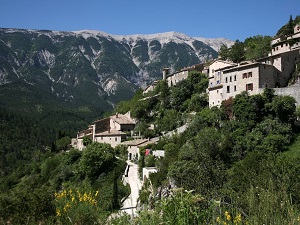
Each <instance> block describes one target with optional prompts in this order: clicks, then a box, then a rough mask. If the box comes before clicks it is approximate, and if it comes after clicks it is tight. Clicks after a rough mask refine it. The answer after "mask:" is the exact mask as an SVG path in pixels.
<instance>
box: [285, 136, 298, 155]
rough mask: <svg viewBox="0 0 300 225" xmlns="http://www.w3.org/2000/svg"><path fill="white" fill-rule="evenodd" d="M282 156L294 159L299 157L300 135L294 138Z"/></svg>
mask: <svg viewBox="0 0 300 225" xmlns="http://www.w3.org/2000/svg"><path fill="white" fill-rule="evenodd" d="M284 155H286V156H290V157H296V156H299V155H300V135H299V136H298V137H297V138H296V140H295V142H294V143H293V144H292V145H291V146H289V147H288V150H287V151H286V152H284Z"/></svg>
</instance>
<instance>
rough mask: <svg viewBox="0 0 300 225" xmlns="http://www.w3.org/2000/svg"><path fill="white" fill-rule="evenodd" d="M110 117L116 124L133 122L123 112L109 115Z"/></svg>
mask: <svg viewBox="0 0 300 225" xmlns="http://www.w3.org/2000/svg"><path fill="white" fill-rule="evenodd" d="M110 118H111V119H112V120H113V121H115V122H116V123H118V124H135V122H134V121H133V119H131V118H129V117H127V116H125V115H123V114H117V115H114V116H111V117H110Z"/></svg>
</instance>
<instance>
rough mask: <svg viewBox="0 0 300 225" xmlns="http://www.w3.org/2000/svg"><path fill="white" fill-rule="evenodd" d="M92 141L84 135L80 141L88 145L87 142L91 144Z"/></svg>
mask: <svg viewBox="0 0 300 225" xmlns="http://www.w3.org/2000/svg"><path fill="white" fill-rule="evenodd" d="M92 142H93V141H92V139H91V138H90V137H89V136H84V137H83V139H82V143H83V145H84V146H88V145H89V144H91V143H92Z"/></svg>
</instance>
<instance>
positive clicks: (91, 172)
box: [79, 142, 115, 181]
mask: <svg viewBox="0 0 300 225" xmlns="http://www.w3.org/2000/svg"><path fill="white" fill-rule="evenodd" d="M114 162H115V156H114V149H113V148H112V147H111V146H110V145H109V144H105V143H98V142H93V143H92V144H90V145H88V146H87V147H86V149H85V150H84V151H83V153H82V157H81V159H80V162H79V167H80V171H81V173H82V174H83V175H84V176H85V177H87V178H89V179H90V180H91V181H94V180H95V179H97V178H98V176H99V175H101V174H102V173H105V172H107V171H110V169H111V168H112V166H113V165H114Z"/></svg>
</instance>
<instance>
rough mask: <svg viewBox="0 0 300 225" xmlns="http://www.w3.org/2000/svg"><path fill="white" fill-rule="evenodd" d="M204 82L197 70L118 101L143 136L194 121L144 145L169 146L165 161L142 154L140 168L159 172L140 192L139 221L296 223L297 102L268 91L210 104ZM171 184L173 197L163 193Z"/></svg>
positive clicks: (299, 171)
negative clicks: (170, 83) (173, 82)
mask: <svg viewBox="0 0 300 225" xmlns="http://www.w3.org/2000/svg"><path fill="white" fill-rule="evenodd" d="M206 82H207V79H206V78H205V76H202V75H201V74H198V73H192V75H191V76H189V77H188V79H187V80H185V81H182V82H181V83H178V84H177V85H176V86H175V87H171V88H168V87H167V85H166V84H165V83H164V81H161V82H160V84H159V85H158V86H157V88H156V90H155V91H154V92H152V93H149V94H148V97H147V98H144V97H145V96H142V95H141V94H137V95H136V96H135V98H133V99H132V100H131V101H130V102H128V103H126V102H123V103H121V104H120V105H119V108H118V109H120V110H122V109H126V110H127V109H128V108H130V109H131V110H132V113H133V115H135V116H136V117H137V118H138V119H139V121H140V122H141V123H142V124H144V126H143V128H144V134H145V136H151V135H153V136H155V135H157V134H161V133H163V132H164V131H168V130H172V129H174V128H175V127H178V126H180V124H183V123H187V124H189V125H188V129H187V130H186V131H185V132H184V133H183V134H178V135H175V136H173V137H172V138H168V137H164V138H162V139H160V141H159V143H158V144H157V145H152V146H151V145H149V146H146V148H147V149H149V148H151V149H153V150H155V149H163V150H164V151H165V157H164V158H155V157H153V156H144V154H143V150H142V151H141V154H142V157H141V159H140V163H139V165H140V166H157V168H158V173H154V174H151V175H150V180H151V182H149V183H148V184H146V185H145V187H144V189H143V190H142V191H141V193H140V199H141V203H142V204H143V206H144V210H143V211H142V212H141V213H140V214H139V218H138V221H139V223H141V224H153V223H152V221H155V223H156V224H159V223H166V224H207V223H209V224H225V223H226V224H297V223H298V220H299V213H300V205H299V203H300V199H299V187H300V182H299V178H300V177H299V174H300V167H299V162H300V155H299V151H298V152H297V151H296V152H295V151H293V152H290V151H289V146H291V145H292V144H293V143H294V142H295V141H296V140H297V137H298V134H299V125H300V124H299V122H298V118H299V116H300V115H299V109H296V106H295V100H294V99H293V98H292V97H290V96H275V95H274V91H273V90H271V89H265V91H264V93H263V94H261V95H253V96H249V95H248V94H247V92H244V93H241V94H239V95H237V96H236V97H235V98H234V99H232V98H231V99H229V100H227V101H224V102H223V103H222V106H221V107H220V108H217V107H213V108H208V107H207V99H206V98H205V94H204V93H203V92H204V87H205V83H206ZM150 124H154V125H155V129H154V130H149V129H147V127H148V126H149V125H150ZM297 142H298V141H296V143H297ZM169 185H175V187H176V188H174V186H173V189H168V187H169ZM165 189H167V190H169V192H170V193H172V194H171V196H172V197H171V196H170V195H167V196H169V197H162V195H163V194H162V190H165ZM165 196H166V195H165ZM118 221H119V222H120V221H122V223H123V224H126V222H124V221H126V218H121V219H120V220H118Z"/></svg>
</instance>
